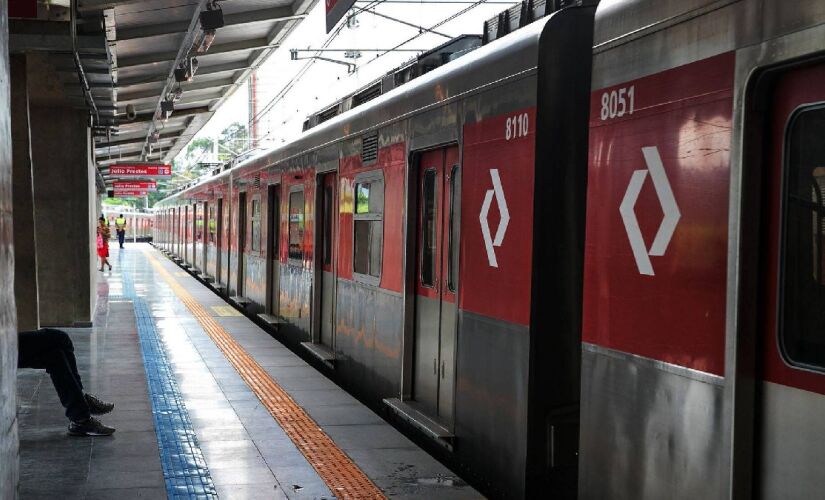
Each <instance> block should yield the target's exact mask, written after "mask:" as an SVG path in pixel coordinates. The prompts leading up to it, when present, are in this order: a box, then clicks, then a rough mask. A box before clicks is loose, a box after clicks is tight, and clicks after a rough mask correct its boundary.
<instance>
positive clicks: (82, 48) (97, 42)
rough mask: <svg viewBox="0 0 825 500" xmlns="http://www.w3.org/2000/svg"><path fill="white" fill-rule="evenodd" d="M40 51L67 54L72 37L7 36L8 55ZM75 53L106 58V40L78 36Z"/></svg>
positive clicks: (11, 34) (98, 37) (45, 35)
mask: <svg viewBox="0 0 825 500" xmlns="http://www.w3.org/2000/svg"><path fill="white" fill-rule="evenodd" d="M40 51H43V52H66V53H69V52H71V51H72V37H71V35H68V34H66V35H49V34H42V35H41V34H25V33H20V34H17V33H10V34H9V53H11V54H14V53H19V52H40ZM77 51H78V53H80V54H83V55H84V57H85V56H87V55H89V54H97V55H100V56H102V57H106V39H105V38H104V37H102V36H88V35H84V36H78V37H77Z"/></svg>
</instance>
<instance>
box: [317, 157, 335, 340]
mask: <svg viewBox="0 0 825 500" xmlns="http://www.w3.org/2000/svg"><path fill="white" fill-rule="evenodd" d="M319 181H320V182H319V183H318V185H319V186H321V189H320V190H318V192H317V196H318V211H317V213H318V214H319V219H318V224H317V225H316V227H317V228H319V229H320V231H318V233H317V238H318V242H317V245H316V247H315V248H319V249H321V253H320V255H318V254H316V255H317V261H316V269H318V271H319V272H317V273H316V277H317V280H318V282H319V286H318V291H319V296H318V299H317V308H318V309H317V310H318V316H317V319H318V332H317V334H316V338H315V340H316V341H318V342H320V343H321V344H323V345H324V346H326V347H327V348H329V349H330V350H331V349H332V347H333V346H332V342H333V336H334V332H335V283H336V278H335V261H336V258H335V253H336V252H335V246H336V245H335V234H336V224H335V222H336V220H337V217H338V195H337V190H336V184H337V174H335V173H329V174H324V175H323V176H322V177H321V178H320V179H319Z"/></svg>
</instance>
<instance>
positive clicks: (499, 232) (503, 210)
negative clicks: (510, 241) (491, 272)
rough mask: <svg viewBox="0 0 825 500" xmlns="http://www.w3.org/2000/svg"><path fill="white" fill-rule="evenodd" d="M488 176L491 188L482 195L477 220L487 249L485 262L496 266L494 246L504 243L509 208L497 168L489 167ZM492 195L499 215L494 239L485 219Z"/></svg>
mask: <svg viewBox="0 0 825 500" xmlns="http://www.w3.org/2000/svg"><path fill="white" fill-rule="evenodd" d="M490 178H491V179H492V180H493V189H488V190H487V194H486V195H485V196H484V202H483V203H482V204H481V212H480V213H479V214H478V221H479V222H480V223H481V234H482V236H483V237H484V247H485V248H486V249H487V262H488V263H489V264H490V267H498V260H497V259H496V249H495V248H494V247H500V246H501V244H502V243H504V235H505V234H507V225H508V224H509V223H510V210H509V209H508V208H507V198H505V197H504V188H502V187H501V178H499V176H498V169H497V168H491V169H490ZM493 196H495V197H496V205H498V213H499V215H500V216H501V218H500V219H499V221H498V229H496V237H495V239H493V238H492V237H491V235H490V223H489V221H488V220H487V215H488V214H489V212H490V205H491V204H492V203H493Z"/></svg>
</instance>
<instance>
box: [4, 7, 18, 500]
mask: <svg viewBox="0 0 825 500" xmlns="http://www.w3.org/2000/svg"><path fill="white" fill-rule="evenodd" d="M6 9H7V3H6V2H5V1H0V498H3V499H5V498H16V497H17V482H18V452H17V450H18V438H17V402H16V397H15V392H16V387H17V318H16V317H17V311H16V308H15V305H14V239H13V225H12V158H11V120H10V116H9V115H10V113H11V110H10V106H9V60H8V53H9V47H8V36H7V33H8V29H9V28H8V21H7V20H6V18H7V16H6Z"/></svg>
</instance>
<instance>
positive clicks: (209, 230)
mask: <svg viewBox="0 0 825 500" xmlns="http://www.w3.org/2000/svg"><path fill="white" fill-rule="evenodd" d="M214 210H215V209H214V208H213V207H210V206H209V202H207V201H205V202H203V215H202V217H203V219H204V221H203V222H202V223H201V238H202V239H201V244H202V245H203V250H202V251H201V271H203V274H205V275H208V274H209V267H208V265H209V264H208V263H209V245H214V244H215V232H214V229H215V228H214V225H213V224H214V220H215V214H214V213H213V212H214Z"/></svg>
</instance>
